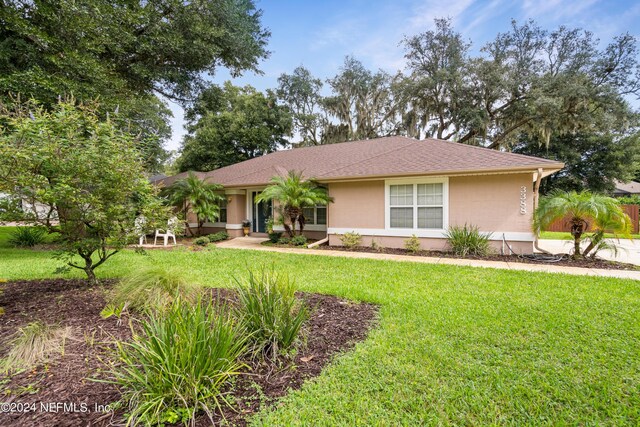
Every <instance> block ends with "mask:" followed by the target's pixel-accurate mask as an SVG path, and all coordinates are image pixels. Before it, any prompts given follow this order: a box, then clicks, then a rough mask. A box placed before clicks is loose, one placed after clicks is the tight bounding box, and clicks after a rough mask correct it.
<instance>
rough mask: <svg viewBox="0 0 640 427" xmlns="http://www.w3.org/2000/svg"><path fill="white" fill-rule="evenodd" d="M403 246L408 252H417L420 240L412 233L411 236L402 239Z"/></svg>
mask: <svg viewBox="0 0 640 427" xmlns="http://www.w3.org/2000/svg"><path fill="white" fill-rule="evenodd" d="M404 248H405V249H406V250H407V252H409V253H412V254H417V253H418V252H420V240H419V239H418V237H417V236H416V235H415V234H412V235H411V237H409V238H408V239H407V240H405V241H404Z"/></svg>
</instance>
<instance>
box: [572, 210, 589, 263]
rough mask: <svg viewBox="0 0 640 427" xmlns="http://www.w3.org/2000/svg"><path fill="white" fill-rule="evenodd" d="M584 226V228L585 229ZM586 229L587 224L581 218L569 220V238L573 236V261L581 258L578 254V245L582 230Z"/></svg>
mask: <svg viewBox="0 0 640 427" xmlns="http://www.w3.org/2000/svg"><path fill="white" fill-rule="evenodd" d="M585 225H586V227H585ZM586 228H588V224H586V223H585V221H584V220H583V219H581V218H573V219H572V220H571V236H573V259H578V258H582V254H581V253H580V243H581V238H582V234H583V233H584V230H585V229H586Z"/></svg>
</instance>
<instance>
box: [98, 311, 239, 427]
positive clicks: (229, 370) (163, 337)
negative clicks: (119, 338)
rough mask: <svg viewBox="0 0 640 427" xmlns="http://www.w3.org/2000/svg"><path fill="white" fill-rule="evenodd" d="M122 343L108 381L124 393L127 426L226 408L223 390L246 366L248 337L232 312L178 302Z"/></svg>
mask: <svg viewBox="0 0 640 427" xmlns="http://www.w3.org/2000/svg"><path fill="white" fill-rule="evenodd" d="M139 331H140V332H139V333H134V335H133V338H132V340H131V341H128V342H118V343H117V346H116V350H115V355H116V361H117V364H116V365H115V366H114V368H113V369H112V372H111V373H112V378H111V379H110V380H109V382H111V383H114V384H116V385H118V386H119V388H120V389H121V391H122V400H121V404H123V406H125V407H126V408H127V425H137V424H142V425H156V424H160V425H163V424H164V423H184V424H187V423H188V422H189V421H192V420H193V418H194V416H195V415H196V413H198V412H199V411H204V412H205V413H206V414H207V415H208V416H209V418H210V420H211V422H212V424H213V411H214V409H216V408H218V409H219V408H220V407H221V405H222V403H228V402H227V400H226V398H225V395H224V392H223V388H224V387H225V385H227V384H228V382H229V380H230V379H231V378H232V376H234V375H237V374H239V373H240V370H241V369H242V368H243V367H244V364H242V363H241V362H240V361H239V360H240V357H241V356H242V355H243V354H245V353H246V345H247V335H246V334H245V333H244V330H243V328H242V327H241V325H240V324H239V323H238V322H237V321H236V320H235V319H234V318H233V317H232V316H231V314H230V311H229V310H227V309H223V308H222V307H216V306H214V305H212V304H211V302H208V303H204V302H202V301H198V302H197V303H196V304H192V303H187V302H185V301H181V300H180V299H176V300H175V301H174V302H173V303H172V305H171V306H170V307H169V309H168V310H167V311H166V312H165V313H153V314H151V315H150V316H149V317H148V318H145V319H144V320H142V321H141V322H140V328H139Z"/></svg>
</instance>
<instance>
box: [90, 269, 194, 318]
mask: <svg viewBox="0 0 640 427" xmlns="http://www.w3.org/2000/svg"><path fill="white" fill-rule="evenodd" d="M200 289H201V288H200V285H197V284H194V283H192V282H190V281H188V280H187V279H186V278H185V277H184V273H183V272H182V270H180V269H178V268H177V267H164V266H152V267H147V268H143V269H141V270H138V271H137V272H136V273H133V274H131V275H129V276H127V277H125V278H124V279H123V280H121V281H120V283H118V284H117V285H116V286H115V287H114V289H113V290H112V291H111V292H110V294H109V295H108V296H107V306H106V307H105V309H104V310H102V313H101V315H102V316H103V317H110V316H113V315H116V316H119V315H120V313H121V312H122V311H123V310H130V311H134V312H139V313H142V312H149V311H158V310H159V311H164V310H166V309H167V308H168V307H169V306H171V305H172V304H173V302H174V300H175V299H176V298H178V297H179V298H180V299H181V300H183V301H191V302H195V301H196V300H197V298H198V295H199V294H200Z"/></svg>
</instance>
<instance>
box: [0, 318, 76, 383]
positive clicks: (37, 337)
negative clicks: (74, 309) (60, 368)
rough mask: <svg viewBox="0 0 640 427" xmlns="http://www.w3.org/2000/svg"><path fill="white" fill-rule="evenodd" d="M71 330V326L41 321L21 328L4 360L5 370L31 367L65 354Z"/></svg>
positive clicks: (3, 366)
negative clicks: (58, 325)
mask: <svg viewBox="0 0 640 427" xmlns="http://www.w3.org/2000/svg"><path fill="white" fill-rule="evenodd" d="M71 332H72V330H71V328H70V327H54V326H50V325H46V324H44V323H41V322H33V323H29V324H28V325H27V326H25V327H23V328H20V329H19V330H18V333H17V334H16V336H15V337H14V338H13V340H12V341H11V342H10V346H11V350H9V353H8V354H7V357H6V358H5V359H4V360H3V361H2V368H3V370H5V371H11V370H19V369H29V368H31V367H33V366H35V365H37V364H39V363H42V362H44V361H47V360H49V359H51V358H52V357H53V356H55V355H57V354H64V346H65V343H66V340H67V338H69V337H70V336H71Z"/></svg>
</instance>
